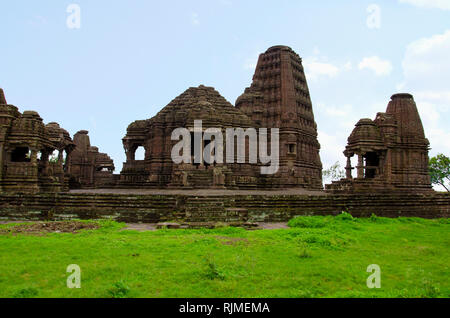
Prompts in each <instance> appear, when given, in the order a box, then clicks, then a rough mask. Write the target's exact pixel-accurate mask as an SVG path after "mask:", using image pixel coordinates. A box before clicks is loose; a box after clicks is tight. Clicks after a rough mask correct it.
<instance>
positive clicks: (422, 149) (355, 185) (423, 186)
mask: <svg viewBox="0 0 450 318" xmlns="http://www.w3.org/2000/svg"><path fill="white" fill-rule="evenodd" d="M428 150H429V142H428V139H426V138H425V134H424V130H423V126H422V121H421V120H420V116H419V112H418V111H417V107H416V103H415V102H414V99H413V96H412V95H410V94H396V95H393V96H392V98H391V101H390V102H389V104H388V107H387V110H386V112H385V113H378V114H377V116H376V118H375V120H371V119H367V118H365V119H361V120H360V121H359V122H358V123H357V124H356V127H355V129H354V130H353V131H352V133H351V135H350V137H349V138H348V145H347V147H346V148H345V151H344V155H345V156H346V157H347V166H346V171H347V172H346V178H345V179H342V180H340V181H337V182H333V183H332V184H330V185H327V186H326V189H327V190H328V191H331V192H350V193H351V192H364V191H365V192H373V191H377V192H380V191H381V192H382V191H387V192H390V191H409V192H428V191H431V190H432V188H431V184H430V175H429V172H428ZM354 155H356V156H357V157H358V164H357V166H356V167H355V168H356V172H357V173H356V174H357V175H356V178H353V176H352V170H353V169H355V168H353V167H352V165H351V157H353V156H354Z"/></svg>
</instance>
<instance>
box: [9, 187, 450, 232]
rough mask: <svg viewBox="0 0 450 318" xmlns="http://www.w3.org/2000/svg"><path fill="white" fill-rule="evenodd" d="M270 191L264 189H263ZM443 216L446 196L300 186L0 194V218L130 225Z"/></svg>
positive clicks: (447, 210) (449, 208) (448, 202)
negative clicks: (108, 221) (317, 189)
mask: <svg viewBox="0 0 450 318" xmlns="http://www.w3.org/2000/svg"><path fill="white" fill-rule="evenodd" d="M266 192H268V193H266ZM342 211H348V212H349V213H351V214H352V215H353V216H356V217H369V216H370V215H372V214H376V215H377V216H384V217H399V216H416V217H424V218H446V217H449V215H450V194H448V193H432V194H401V193H391V194H346V195H337V194H325V193H323V192H319V193H310V192H309V191H308V193H306V192H303V190H292V189H291V190H282V191H279V190H278V191H250V190H249V191H239V190H235V191H233V190H189V191H182V190H139V189H136V190H120V189H113V190H107V189H102V190H83V191H80V190H79V191H72V192H69V193H49V194H0V221H10V220H70V219H113V220H117V221H121V222H128V223H158V222H174V221H176V222H199V223H202V222H227V223H232V224H237V223H240V222H241V223H248V222H270V223H273V222H286V221H288V220H290V219H291V218H293V217H295V216H298V215H337V214H339V213H341V212H342Z"/></svg>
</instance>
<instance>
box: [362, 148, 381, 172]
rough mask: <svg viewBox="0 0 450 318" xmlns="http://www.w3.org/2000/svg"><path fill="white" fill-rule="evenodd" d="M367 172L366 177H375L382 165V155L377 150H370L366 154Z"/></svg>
mask: <svg viewBox="0 0 450 318" xmlns="http://www.w3.org/2000/svg"><path fill="white" fill-rule="evenodd" d="M364 158H365V159H366V164H365V167H364V168H365V174H364V177H365V178H366V179H373V178H375V176H376V175H377V171H378V168H379V165H380V157H379V155H378V154H377V153H376V152H368V153H366V154H365V156H364Z"/></svg>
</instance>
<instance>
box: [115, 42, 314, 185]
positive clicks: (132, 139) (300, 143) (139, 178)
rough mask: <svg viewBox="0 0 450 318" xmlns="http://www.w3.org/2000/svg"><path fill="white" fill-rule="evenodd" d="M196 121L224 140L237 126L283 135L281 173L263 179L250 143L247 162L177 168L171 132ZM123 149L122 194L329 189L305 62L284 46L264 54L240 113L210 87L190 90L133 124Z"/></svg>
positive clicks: (191, 126) (241, 99)
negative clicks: (137, 190)
mask: <svg viewBox="0 0 450 318" xmlns="http://www.w3.org/2000/svg"><path fill="white" fill-rule="evenodd" d="M194 120H202V121H203V123H202V124H203V127H202V129H203V130H206V129H208V128H210V127H214V128H219V129H221V130H222V132H223V135H225V129H226V128H234V127H235V128H237V127H241V128H244V129H246V128H255V129H256V130H257V131H258V128H267V129H268V134H269V135H270V129H271V128H279V132H280V137H279V138H280V139H279V142H280V150H279V169H278V172H277V173H275V174H272V175H270V174H267V175H264V174H261V171H260V167H261V164H260V163H259V162H258V164H251V163H250V162H249V154H250V153H251V151H250V149H249V144H248V139H247V143H246V146H245V154H246V158H245V159H246V161H245V163H228V162H226V163H224V164H213V165H208V164H206V163H200V164H193V163H192V164H185V163H183V164H174V163H173V161H172V159H171V149H172V147H173V146H174V145H175V144H176V141H172V140H171V134H172V131H173V130H174V129H176V128H179V127H185V128H187V129H189V130H190V131H193V129H194ZM269 139H270V138H269ZM123 145H124V148H125V152H126V156H127V161H126V162H125V163H124V165H123V170H122V172H121V175H120V182H119V186H120V187H176V188H209V187H218V188H237V189H247V188H250V189H251V188H289V187H303V188H306V189H314V190H321V189H323V186H322V164H321V161H320V157H319V149H320V145H319V143H318V141H317V125H316V123H315V121H314V115H313V111H312V104H311V99H310V96H309V90H308V86H307V83H306V78H305V75H304V71H303V66H302V61H301V58H300V57H299V56H298V55H297V54H296V53H295V52H294V51H293V50H292V49H290V48H289V47H286V46H275V47H272V48H270V49H268V50H267V51H266V52H265V53H263V54H261V55H260V57H259V61H258V65H257V67H256V71H255V75H254V77H253V83H252V85H251V87H249V88H247V89H246V90H245V92H244V94H243V95H242V96H240V97H239V98H238V99H237V101H236V107H234V106H233V105H232V104H230V103H229V102H228V101H226V100H225V98H223V97H222V96H221V95H220V94H219V93H218V92H217V91H216V90H214V88H212V87H206V86H202V85H201V86H199V87H194V88H189V89H188V90H186V91H185V92H184V93H183V94H181V95H180V96H178V97H177V98H175V99H174V100H173V101H172V102H170V103H169V105H167V106H166V107H164V108H163V109H162V110H161V111H160V112H159V113H158V114H157V115H156V116H155V117H153V118H151V119H147V120H138V121H135V122H133V123H132V124H130V125H129V126H128V129H127V134H126V136H125V137H124V138H123ZM204 146H205V145H204ZM139 147H143V148H144V150H145V158H144V159H143V160H136V157H135V152H136V150H137V149H138V148H139ZM225 148H226V141H225V140H224V149H225ZM268 148H269V149H270V140H269V142H268ZM252 151H254V152H256V150H252ZM192 155H193V151H192ZM235 162H236V161H235Z"/></svg>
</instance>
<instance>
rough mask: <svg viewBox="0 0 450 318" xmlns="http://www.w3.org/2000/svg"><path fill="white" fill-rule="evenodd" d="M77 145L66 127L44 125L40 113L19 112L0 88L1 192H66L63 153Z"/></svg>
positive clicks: (50, 124)
mask: <svg viewBox="0 0 450 318" xmlns="http://www.w3.org/2000/svg"><path fill="white" fill-rule="evenodd" d="M74 147H75V144H74V143H73V142H72V139H71V138H70V135H69V133H68V132H67V131H66V130H64V129H63V128H61V127H59V125H58V124H57V123H49V124H47V125H44V123H43V121H42V118H41V117H40V116H39V114H38V113H37V112H34V111H24V112H23V113H20V112H19V110H18V108H17V107H16V106H13V105H9V104H8V103H7V102H6V99H5V95H4V93H3V90H2V89H0V192H19V193H23V192H32V193H37V192H61V191H67V190H68V183H67V180H68V178H67V174H66V172H67V166H66V165H65V164H64V155H66V156H67V155H69V154H70V153H71V152H72V150H73V148H74ZM51 155H52V158H50V156H51Z"/></svg>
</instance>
